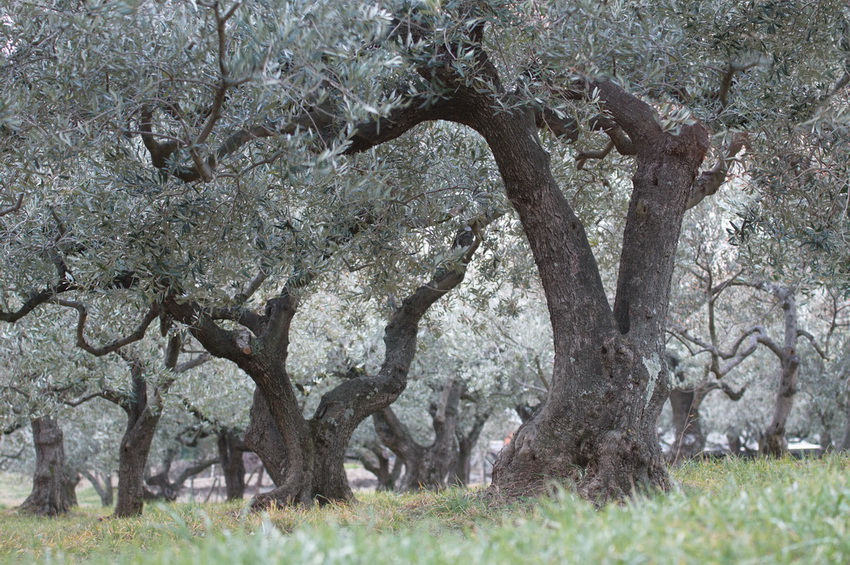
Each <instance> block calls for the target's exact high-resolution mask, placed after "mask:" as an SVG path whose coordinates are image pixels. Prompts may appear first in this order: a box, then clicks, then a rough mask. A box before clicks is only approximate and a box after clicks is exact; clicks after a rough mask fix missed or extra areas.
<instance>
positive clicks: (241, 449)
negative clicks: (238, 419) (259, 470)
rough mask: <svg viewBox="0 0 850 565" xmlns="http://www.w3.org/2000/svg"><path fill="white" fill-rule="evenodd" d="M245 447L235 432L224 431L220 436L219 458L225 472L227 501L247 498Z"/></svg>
mask: <svg viewBox="0 0 850 565" xmlns="http://www.w3.org/2000/svg"><path fill="white" fill-rule="evenodd" d="M244 453H245V445H244V444H243V443H242V439H241V438H240V437H239V434H238V432H236V431H235V430H227V429H226V430H222V431H220V432H219V434H218V456H219V459H220V461H221V468H222V470H223V472H224V484H225V487H226V489H227V500H242V499H243V498H245V460H244V459H243V457H242V456H243V455H244Z"/></svg>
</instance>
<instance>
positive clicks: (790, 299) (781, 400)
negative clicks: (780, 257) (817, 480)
mask: <svg viewBox="0 0 850 565" xmlns="http://www.w3.org/2000/svg"><path fill="white" fill-rule="evenodd" d="M755 286H756V287H757V288H760V289H763V290H768V291H770V292H772V293H773V294H774V295H775V296H776V297H777V298H778V299H779V300H780V302H781V304H782V311H783V318H784V323H785V324H784V325H785V330H784V339H783V343H782V345H779V344H776V343H774V342H773V341H772V340H770V339H769V338H767V336H760V338H759V341H760V342H762V343H764V344H765V345H766V346H767V347H768V348H769V349H770V350H771V351H772V352H773V353H774V354H775V355H776V356H777V357H778V358H779V363H780V367H779V379H778V380H779V388H778V390H777V393H776V399H775V401H774V404H773V416H772V418H771V421H770V425H769V426H768V427H767V430H766V431H765V432H764V434H763V435H762V437H761V439H760V441H759V452H760V453H761V454H762V455H764V456H767V457H781V456H783V455H785V454H787V453H788V440H786V439H785V424H786V423H787V421H788V416H789V415H790V414H791V409H792V408H793V407H794V399H795V397H796V395H797V377H798V373H799V369H800V357H799V355H798V353H797V339H798V335H799V328H798V320H797V301H796V300H795V298H794V292H793V290H792V289H790V288H786V287H780V286H776V285H772V284H768V283H759V284H757V285H755Z"/></svg>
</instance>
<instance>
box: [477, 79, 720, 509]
mask: <svg viewBox="0 0 850 565" xmlns="http://www.w3.org/2000/svg"><path fill="white" fill-rule="evenodd" d="M597 86H598V88H599V91H600V94H601V96H602V99H603V100H604V101H605V102H606V106H607V107H608V108H609V110H610V111H611V112H612V114H613V115H614V118H615V119H616V120H617V121H618V122H619V123H620V126H621V127H623V129H624V130H626V132H627V133H628V134H629V135H630V137H631V138H632V141H633V142H634V143H635V144H636V146H637V169H636V172H635V175H634V177H633V192H632V198H631V203H630V206H629V211H628V216H627V218H626V228H625V233H624V241H623V249H622V255H621V260H620V273H619V277H618V286H617V294H616V299H615V303H614V310H613V313H612V312H611V311H610V310H609V306H608V301H607V298H606V296H605V292H604V290H603V287H602V283H601V280H600V277H599V273H598V269H597V265H596V261H595V259H594V257H593V254H592V251H591V249H590V245H589V243H588V241H587V238H586V235H585V232H584V228H583V226H582V224H581V222H580V221H579V220H578V218H577V217H576V216H575V214H574V213H573V211H572V209H571V208H570V206H569V204H568V203H567V201H566V200H565V198H564V196H563V193H562V192H561V191H560V189H559V188H558V186H557V185H556V183H555V181H554V179H553V178H552V176H551V172H550V169H549V164H548V159H549V158H548V155H547V154H546V153H545V152H544V151H543V149H542V147H541V146H540V143H539V141H538V140H537V137H536V134H535V132H534V129H533V124H532V120H531V117H530V116H529V115H523V114H519V113H516V112H515V113H507V112H503V113H500V114H497V115H492V116H490V119H489V120H487V121H486V122H484V121H483V120H482V122H483V123H481V124H480V131H481V132H482V134H483V135H484V137H485V138H486V139H487V142H488V144H489V145H490V147H491V149H492V151H493V154H494V156H495V158H496V162H497V163H498V165H499V169H500V171H501V174H502V178H503V179H504V181H505V188H506V190H507V193H508V197H509V198H510V200H511V203H512V204H513V205H514V208H515V209H516V210H517V212H518V213H519V215H520V219H521V221H522V224H523V228H524V230H525V233H526V236H527V237H528V240H529V243H530V244H531V248H532V252H533V253H534V258H535V261H536V263H537V267H538V270H539V272H540V276H541V280H542V282H543V287H544V291H545V293H546V299H547V303H548V306H549V313H550V319H551V322H552V326H553V330H554V339H555V362H554V371H553V377H552V381H551V388H550V391H549V394H548V395H547V397H546V399H545V400H544V402H543V404H542V405H541V407H540V408H539V409H538V410H537V411H536V412H535V414H534V415H533V416H532V417H531V419H530V420H529V421H528V422H526V423H525V424H523V425H522V426H521V427H520V429H519V430H518V431H517V433H516V435H515V436H514V439H513V441H512V442H511V443H510V444H509V445H508V446H506V447H505V449H504V450H503V451H502V453H501V454H500V456H499V458H498V460H497V461H496V464H495V466H494V469H493V486H492V488H493V490H494V491H497V492H499V493H502V494H508V495H512V494H521V495H527V494H531V493H536V492H542V491H544V490H545V489H546V486H547V483H548V482H549V481H552V480H554V481H563V480H567V481H575V483H576V484H577V485H578V487H579V490H580V492H581V493H582V494H583V495H585V496H586V497H588V498H590V499H591V500H595V501H598V502H604V501H605V500H608V499H612V498H614V499H616V498H621V497H623V496H626V495H628V494H629V493H631V492H632V491H633V489H634V488H635V487H638V488H644V487H660V488H665V489H666V488H668V486H669V480H668V477H667V472H666V468H665V465H664V460H663V458H662V454H661V450H660V448H659V446H658V441H657V433H656V428H655V426H656V421H657V419H658V415H659V414H660V412H661V408H662V406H663V403H664V401H665V400H666V398H667V394H668V391H669V387H670V384H669V377H668V373H667V369H666V358H665V351H664V322H665V318H666V314H667V306H668V302H669V291H670V281H671V278H672V273H673V259H674V254H675V250H676V245H677V243H678V237H679V231H680V227H681V222H682V218H683V216H684V213H685V206H686V202H687V199H688V194H689V190H690V187H691V185H692V183H693V181H694V178H695V177H696V174H697V172H698V167H699V164H700V163H701V161H702V159H703V157H704V155H705V151H706V148H707V136H706V132H705V130H704V129H703V128H701V127H699V126H692V127H687V128H684V129H683V131H682V132H681V134H680V135H678V136H675V135H672V134H670V133H666V132H662V131H661V130H660V128H658V126H657V122H656V121H655V119H654V116H653V115H652V112H651V109H649V108H648V106H646V105H644V104H643V103H642V102H640V101H637V100H636V99H633V98H632V97H630V96H629V95H627V94H626V93H624V92H623V91H621V90H620V89H619V88H617V87H615V86H613V85H611V84H609V83H599V84H598V85H597Z"/></svg>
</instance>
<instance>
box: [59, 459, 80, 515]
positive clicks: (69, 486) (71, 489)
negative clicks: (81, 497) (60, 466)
mask: <svg viewBox="0 0 850 565" xmlns="http://www.w3.org/2000/svg"><path fill="white" fill-rule="evenodd" d="M78 484H80V474H79V473H78V472H76V471H72V470H70V469H69V468H68V466H67V465H66V466H65V477H64V479H63V481H62V485H63V488H64V489H65V494H66V497H67V498H68V504H70V507H71V508H73V507H75V506H79V502H77V485H78Z"/></svg>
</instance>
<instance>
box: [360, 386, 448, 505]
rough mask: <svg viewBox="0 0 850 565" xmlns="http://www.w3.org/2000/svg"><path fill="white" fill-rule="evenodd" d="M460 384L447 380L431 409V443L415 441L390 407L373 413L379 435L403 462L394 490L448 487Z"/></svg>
mask: <svg viewBox="0 0 850 565" xmlns="http://www.w3.org/2000/svg"><path fill="white" fill-rule="evenodd" d="M462 392H463V384H462V383H459V382H457V381H454V380H452V379H450V380H449V381H448V382H446V384H445V385H444V387H443V393H442V394H441V396H440V399H439V401H438V402H437V403H435V404H433V405H432V406H431V408H430V412H431V419H432V423H433V427H434V441H433V442H432V443H431V445H428V446H424V445H420V444H418V443H417V442H416V441H415V440H414V439H413V435H412V434H411V433H410V430H408V428H407V426H405V425H404V424H403V423H402V422H401V421H400V420H399V419H398V417H397V416H396V415H395V413H394V412H393V411H392V409H391V408H384V409H383V410H382V411H381V412H376V413H375V414H373V415H372V419H373V420H374V423H375V431H377V432H378V437H380V438H381V441H382V442H383V443H384V445H386V446H387V447H389V448H390V449H391V450H392V452H393V453H395V454H396V457H398V458H399V459H401V460H402V462H403V463H404V474H403V475H402V477H401V480H400V481H399V482H398V484H397V486H396V489H397V490H399V491H401V492H406V491H416V490H422V489H425V490H442V489H444V488H446V486H448V482H447V480H448V477H449V473H450V472H451V471H452V470H453V469H454V467H455V465H456V464H457V457H458V445H457V437H456V435H455V432H456V430H457V420H458V405H459V404H460V395H461V393H462Z"/></svg>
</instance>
